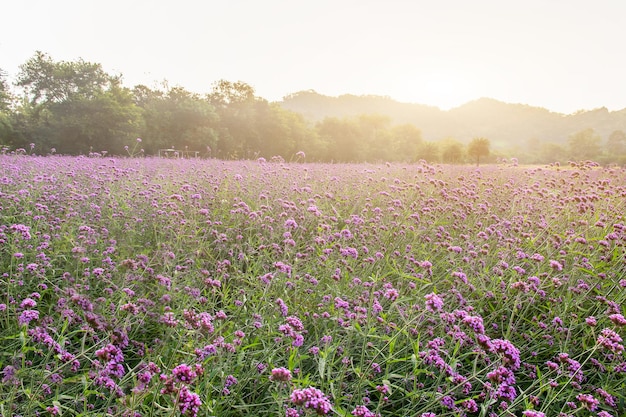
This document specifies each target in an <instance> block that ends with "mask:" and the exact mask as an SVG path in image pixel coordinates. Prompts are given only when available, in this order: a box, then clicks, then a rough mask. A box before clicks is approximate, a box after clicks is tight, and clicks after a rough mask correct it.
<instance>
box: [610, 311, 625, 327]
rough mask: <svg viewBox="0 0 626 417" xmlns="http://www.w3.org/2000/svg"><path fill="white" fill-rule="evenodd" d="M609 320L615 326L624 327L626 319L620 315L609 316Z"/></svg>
mask: <svg viewBox="0 0 626 417" xmlns="http://www.w3.org/2000/svg"><path fill="white" fill-rule="evenodd" d="M609 320H611V321H612V322H613V324H615V325H617V326H626V318H624V316H622V315H621V314H611V315H610V316H609Z"/></svg>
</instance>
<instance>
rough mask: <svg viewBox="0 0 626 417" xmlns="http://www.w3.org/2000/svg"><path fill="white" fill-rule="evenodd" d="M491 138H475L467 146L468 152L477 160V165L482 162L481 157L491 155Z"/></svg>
mask: <svg viewBox="0 0 626 417" xmlns="http://www.w3.org/2000/svg"><path fill="white" fill-rule="evenodd" d="M490 145H491V144H490V143H489V139H486V138H474V139H472V141H471V142H470V143H469V145H468V146H467V154H468V155H469V156H470V157H471V158H473V159H475V160H476V166H479V164H480V158H483V157H484V158H486V157H488V156H489V147H490Z"/></svg>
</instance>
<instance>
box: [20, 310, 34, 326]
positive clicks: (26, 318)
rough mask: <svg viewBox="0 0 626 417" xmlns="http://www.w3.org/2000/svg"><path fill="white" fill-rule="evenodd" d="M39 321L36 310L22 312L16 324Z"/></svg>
mask: <svg viewBox="0 0 626 417" xmlns="http://www.w3.org/2000/svg"><path fill="white" fill-rule="evenodd" d="M38 319H39V311H37V310H24V311H22V314H20V316H19V317H18V319H17V322H18V323H19V324H20V326H21V325H24V324H28V323H30V322H31V321H33V320H38Z"/></svg>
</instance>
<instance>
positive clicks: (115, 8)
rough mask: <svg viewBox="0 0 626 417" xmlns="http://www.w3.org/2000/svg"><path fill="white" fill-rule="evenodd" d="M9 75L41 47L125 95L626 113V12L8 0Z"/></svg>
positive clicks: (456, 3) (456, 2)
mask: <svg viewBox="0 0 626 417" xmlns="http://www.w3.org/2000/svg"><path fill="white" fill-rule="evenodd" d="M3 15H4V16H5V19H3V24H2V25H1V26H0V57H2V59H1V60H0V68H2V69H3V70H4V71H6V72H7V73H8V75H9V78H11V79H12V77H15V75H16V74H17V73H18V71H19V66H20V65H21V64H23V63H24V62H26V60H27V59H28V58H29V57H31V56H32V55H33V54H34V52H35V51H37V50H40V51H44V52H46V53H49V54H50V55H51V56H52V57H54V58H55V59H58V60H67V61H73V60H76V59H79V58H82V59H84V60H86V61H92V62H98V63H102V65H103V66H104V68H105V70H107V71H109V72H113V73H120V74H122V75H123V79H124V83H125V84H126V85H128V86H131V87H132V86H134V85H137V84H146V85H148V86H154V85H155V84H156V83H159V82H161V81H163V80H168V81H169V83H170V85H180V86H183V87H185V88H187V89H189V90H191V91H195V92H199V93H203V92H208V91H209V90H210V88H211V85H212V83H214V82H215V81H216V80H219V79H227V80H232V81H236V80H242V81H244V82H246V83H248V84H250V85H252V86H253V87H254V88H255V90H256V92H257V94H258V95H259V96H261V97H264V98H266V99H268V100H270V101H279V100H281V99H282V97H284V96H285V95H288V94H290V93H293V92H297V91H301V90H309V89H313V90H315V91H317V92H319V93H321V94H326V95H341V94H345V93H349V94H357V95H361V94H373V95H383V96H390V97H392V98H393V99H395V100H399V101H403V102H411V103H421V104H428V105H433V106H438V107H440V108H442V109H449V108H453V107H457V106H460V105H462V104H464V103H466V102H468V101H471V100H475V99H478V98H480V97H492V98H494V99H497V100H500V101H504V102H509V103H526V104H530V105H532V106H540V107H544V108H547V109H549V110H551V111H555V112H561V113H566V114H567V113H572V112H575V111H577V110H579V109H593V108H598V107H607V108H608V109H609V110H620V109H623V108H626V83H624V82H623V73H624V68H626V57H625V56H624V55H623V54H620V53H618V51H619V50H620V49H621V44H620V42H621V40H622V39H624V38H626V26H625V25H623V24H622V17H623V16H625V15H626V3H624V2H622V1H619V0H601V1H596V2H593V3H591V2H583V1H562V0H555V1H550V2H544V1H539V0H531V1H526V2H519V3H518V2H501V1H485V0H480V1H474V2H465V1H460V0H448V1H441V2H437V3H436V4H435V3H434V2H426V1H415V2H409V1H398V0H393V1H386V2H382V1H362V0H359V1H356V0H346V1H340V2H334V1H330V0H320V1H316V2H287V1H279V0H268V1H263V2H258V1H251V0H250V1H243V0H239V1H232V2H210V3H205V4H199V3H197V2H194V1H190V0H183V1H179V2H176V3H175V4H172V3H171V2H165V1H161V0H158V1H145V0H140V1H133V2H125V1H121V0H112V1H110V2H108V3H107V5H106V6H102V4H100V3H93V2H83V1H76V0H61V1H56V2H46V1H41V0H39V1H38V0H21V1H19V2H18V1H15V0H10V1H9V2H8V4H4V5H3Z"/></svg>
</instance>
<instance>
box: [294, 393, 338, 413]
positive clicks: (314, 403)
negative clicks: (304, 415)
mask: <svg viewBox="0 0 626 417" xmlns="http://www.w3.org/2000/svg"><path fill="white" fill-rule="evenodd" d="M289 399H290V401H291V402H292V403H293V404H295V405H297V406H300V407H303V408H308V409H311V410H314V411H315V412H317V414H319V415H326V414H328V413H329V412H330V409H331V407H332V405H331V403H330V400H329V399H328V397H327V396H326V395H325V394H324V393H323V392H322V391H320V390H318V389H317V388H314V387H309V388H304V389H296V390H293V391H292V393H291V396H290V398H289Z"/></svg>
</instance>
